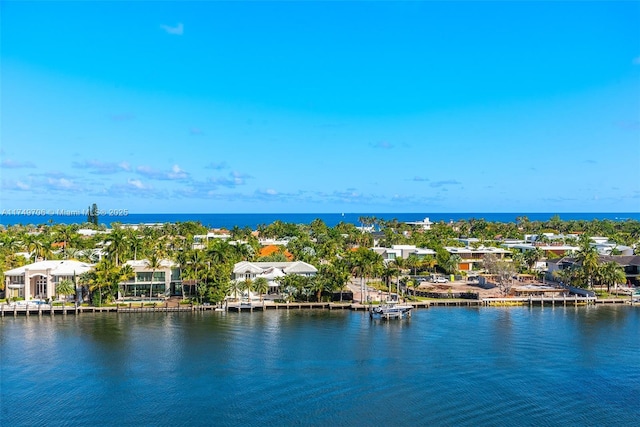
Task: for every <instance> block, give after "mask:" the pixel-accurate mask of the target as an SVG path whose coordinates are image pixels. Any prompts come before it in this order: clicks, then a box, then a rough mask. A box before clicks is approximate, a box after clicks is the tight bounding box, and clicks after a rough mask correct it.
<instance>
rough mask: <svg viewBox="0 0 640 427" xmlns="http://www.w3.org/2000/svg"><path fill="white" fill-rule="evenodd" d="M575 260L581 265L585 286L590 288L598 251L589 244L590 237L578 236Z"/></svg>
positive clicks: (594, 274) (594, 276)
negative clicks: (578, 244)
mask: <svg viewBox="0 0 640 427" xmlns="http://www.w3.org/2000/svg"><path fill="white" fill-rule="evenodd" d="M576 262H577V263H578V264H580V266H581V267H580V268H581V271H582V274H583V276H584V279H585V281H586V284H587V288H591V287H592V285H593V282H594V279H595V278H596V275H597V271H598V251H597V250H596V248H595V247H594V246H591V239H590V238H589V237H588V236H586V235H583V236H582V237H581V238H580V249H579V250H578V252H577V253H576Z"/></svg>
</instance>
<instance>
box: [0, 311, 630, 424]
mask: <svg viewBox="0 0 640 427" xmlns="http://www.w3.org/2000/svg"><path fill="white" fill-rule="evenodd" d="M0 392H1V400H0V425H2V426H32V425H47V426H50V425H73V426H76V425H81V426H88V425H103V424H108V425H121V426H125V425H136V426H138V425H155V426H169V425H171V426H174V425H189V426H191V425H229V426H235V425H258V424H261V425H267V424H270V425H345V426H346V425H349V426H351V425H388V424H393V425H407V426H408V425H451V426H460V425H469V426H477V425H518V426H522V425H530V426H539V425H563V426H567V425H569V426H584V425H594V426H601V425H612V424H616V425H618V426H625V425H628V426H632V425H638V420H640V307H629V306H624V307H622V306H618V307H614V306H589V307H555V308H551V307H544V308H540V307H533V308H530V307H509V308H487V307H483V308H459V307H455V308H445V307H437V308H431V309H428V310H418V311H415V312H414V316H413V317H412V318H411V319H406V320H402V321H389V322H385V321H371V320H370V319H369V317H368V316H367V315H366V314H364V313H357V312H350V311H312V310H301V311H297V310H296V311H293V310H292V311H268V312H265V313H259V312H256V313H220V312H200V313H144V314H143V313H138V314H106V313H105V314H82V315H79V316H77V317H75V316H73V315H68V316H54V317H48V316H43V317H41V318H39V317H37V316H31V317H28V318H27V317H18V318H12V317H6V318H4V319H2V320H0Z"/></svg>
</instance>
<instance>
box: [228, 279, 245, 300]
mask: <svg viewBox="0 0 640 427" xmlns="http://www.w3.org/2000/svg"><path fill="white" fill-rule="evenodd" d="M241 284H242V282H241V281H239V280H232V281H230V282H229V293H233V298H234V299H235V300H236V301H237V300H238V292H241V291H242V286H241Z"/></svg>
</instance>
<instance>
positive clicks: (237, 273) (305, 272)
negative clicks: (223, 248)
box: [233, 261, 318, 293]
mask: <svg viewBox="0 0 640 427" xmlns="http://www.w3.org/2000/svg"><path fill="white" fill-rule="evenodd" d="M317 273H318V269H317V268H315V267H314V266H313V265H311V264H308V263H306V262H303V261H292V262H249V261H241V262H239V263H236V265H234V267H233V280H235V281H238V282H239V281H243V280H247V279H249V280H255V279H257V278H258V277H264V278H265V279H267V281H268V282H269V293H278V291H279V288H280V284H279V283H278V281H277V279H278V278H279V277H282V276H286V275H287V274H297V275H300V276H306V277H313V276H315V275H316V274H317Z"/></svg>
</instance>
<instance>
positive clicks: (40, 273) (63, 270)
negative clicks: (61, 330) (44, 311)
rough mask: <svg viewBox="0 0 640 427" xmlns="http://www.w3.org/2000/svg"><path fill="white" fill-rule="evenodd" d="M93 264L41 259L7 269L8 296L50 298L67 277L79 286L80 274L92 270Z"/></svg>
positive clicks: (27, 298) (26, 298)
mask: <svg viewBox="0 0 640 427" xmlns="http://www.w3.org/2000/svg"><path fill="white" fill-rule="evenodd" d="M92 268H93V264H88V263H84V262H80V261H73V260H50V261H39V262H36V263H33V264H29V265H23V266H22V267H18V268H14V269H12V270H8V271H5V273H4V278H5V279H4V280H5V288H6V292H7V298H14V297H16V298H24V299H25V300H29V299H31V298H48V299H52V298H53V297H55V296H56V286H57V285H58V284H59V283H60V282H61V281H62V280H65V279H68V280H71V281H72V282H73V283H75V286H76V288H77V286H78V276H79V275H81V274H83V273H86V272H88V271H90V270H91V269H92Z"/></svg>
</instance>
